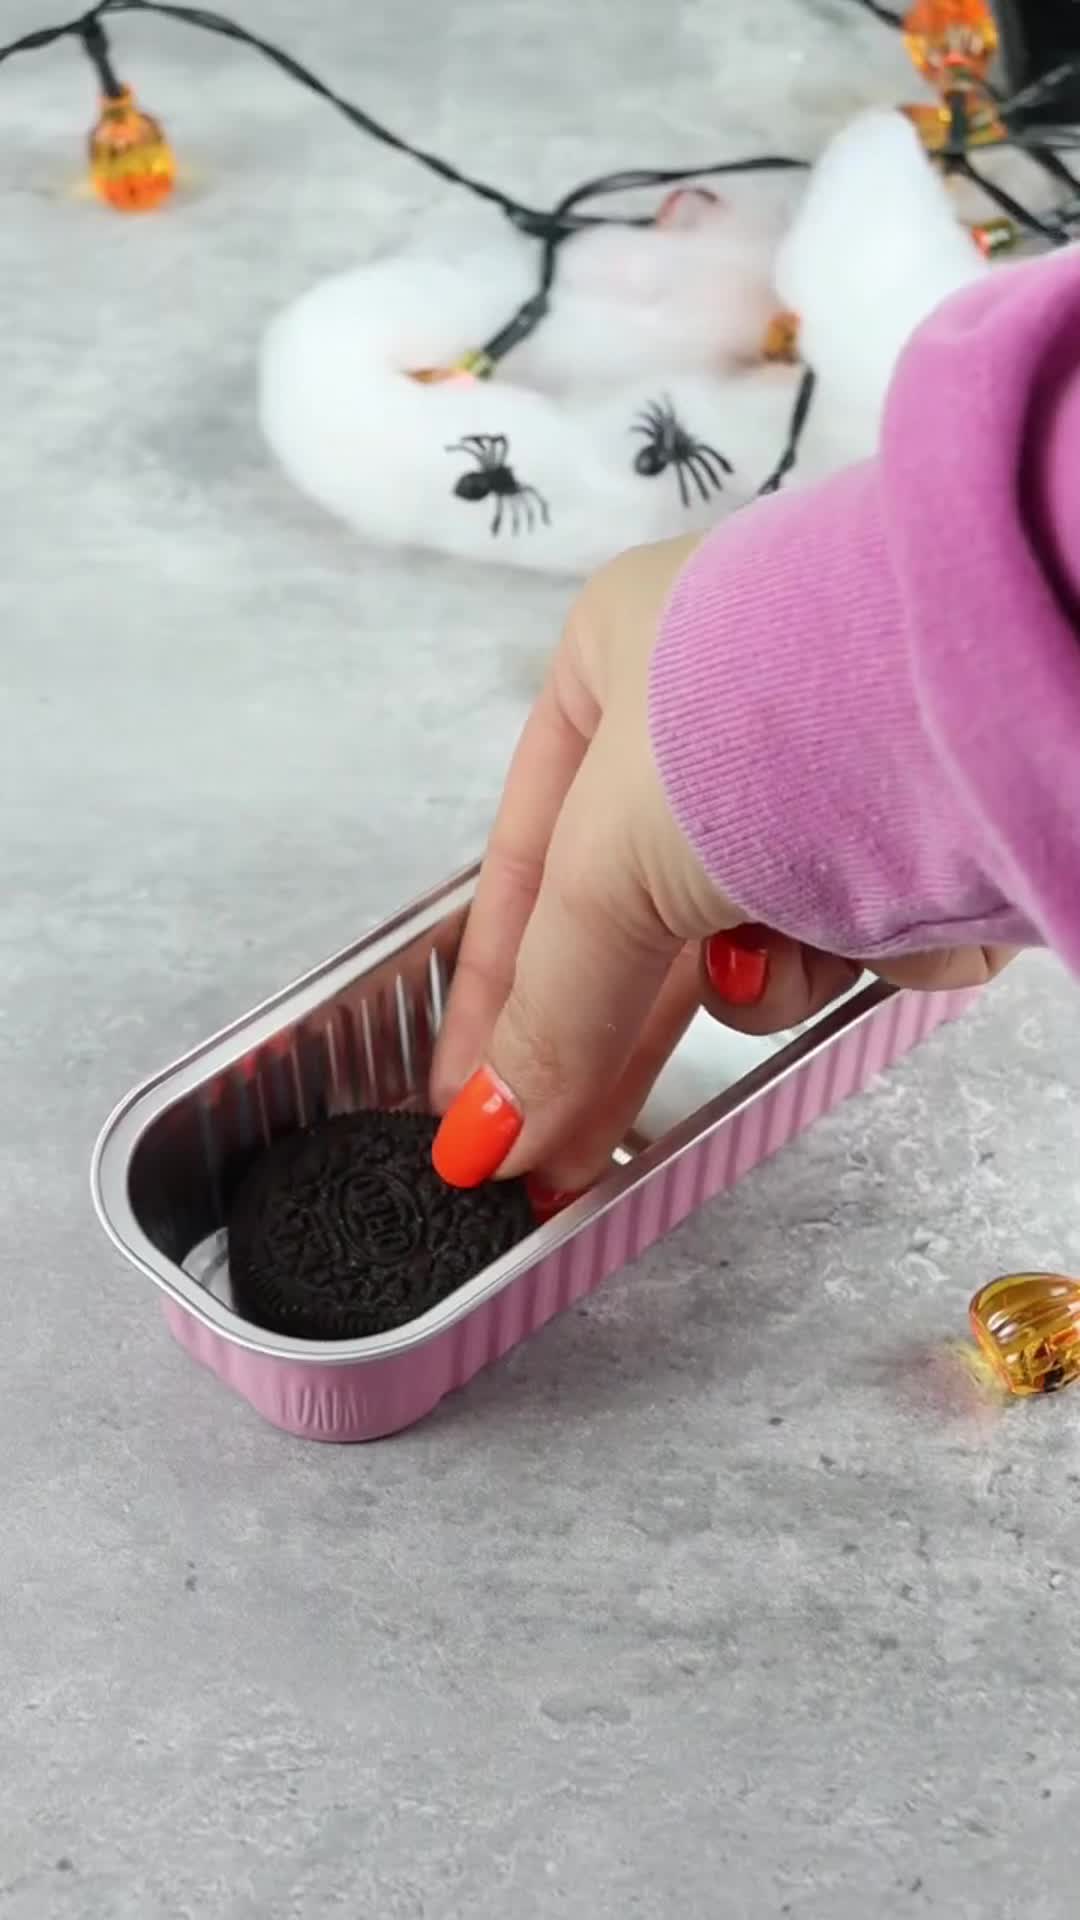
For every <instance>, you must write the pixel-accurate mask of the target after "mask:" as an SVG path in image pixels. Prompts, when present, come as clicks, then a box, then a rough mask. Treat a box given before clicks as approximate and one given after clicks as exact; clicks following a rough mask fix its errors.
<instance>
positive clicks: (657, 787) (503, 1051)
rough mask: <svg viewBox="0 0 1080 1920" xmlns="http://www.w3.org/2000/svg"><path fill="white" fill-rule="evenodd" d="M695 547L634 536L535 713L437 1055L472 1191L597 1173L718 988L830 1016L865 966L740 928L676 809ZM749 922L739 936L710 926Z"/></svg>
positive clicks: (456, 1162) (451, 1149) (575, 631)
mask: <svg viewBox="0 0 1080 1920" xmlns="http://www.w3.org/2000/svg"><path fill="white" fill-rule="evenodd" d="M695 544H696V540H695V539H681V540H673V541H666V542H664V543H662V544H661V545H658V546H653V547H646V548H640V549H637V550H635V551H633V552H631V553H627V554H624V555H623V556H622V557H621V558H620V559H618V560H616V561H614V562H613V563H612V564H611V565H610V566H607V567H605V568H604V569H603V570H602V571H601V572H600V573H598V574H596V575H595V576H594V577H593V579H592V580H590V581H589V583H588V585H587V586H586V587H585V588H584V590H583V591H582V593H581V594H580V596H579V598H578V599H577V601H576V603H575V605H574V607H573V609H572V611H571V614H570V618H569V620H568V622H567V626H566V630H565V632H564V635H563V638H562V642H561V644H560V646H559V649H558V651H557V653H556V655H555V658H554V661H553V662H552V666H551V670H550V673H549V675H548V679H547V683H546V685H545V687H544V689H543V692H542V693H541V695H540V697H539V699H538V701H537V703H536V705H535V707H534V708H533V711H532V713H531V715H530V717H529V720H528V722H527V724H526V727H525V731H524V733H523V735H522V738H521V742H520V744H519V746H518V749H517V752H516V754H515V756H514V760H513V764H512V766H511V769H510V774H509V777H508V780H507V783H506V788H505V791H504V793H503V798H502V802H501V805H500V807H499V811H498V815H497V818H496V822H495V826H494V829H493V832H492V835H491V839H490V842H489V846H488V850H487V856H486V858H485V861H484V866H483V870H482V873H481V877H480V881H479V886H478V890H477V895H476V900H475V904H474V906H473V909H472V912H471V914H470V917H469V922H468V926H467V928H466V932H465V937H464V941H463V944H462V949H461V954H460V957H459V961H458V966H457V970H456V974H455V978H454V984H453V988H452V991H451V995H450V1004H449V1008H448V1012H447V1018H446V1023H445V1026H444V1030H443V1034H442V1037H441V1040H440V1043H439V1047H438V1050H437V1054H436V1060H435V1067H434V1074H433V1083H432V1096H433V1100H434V1104H435V1107H436V1111H438V1112H443V1113H444V1114H445V1116H446V1117H445V1119H444V1121H443V1125H442V1127H441V1129H440V1132H439V1137H438V1140H437V1142H436V1149H435V1161H436V1165H437V1167H438V1169H439V1171H440V1172H441V1173H442V1175H443V1177H444V1178H445V1179H447V1180H449V1181H450V1182H451V1184H453V1185H458V1186H470V1185H476V1184H479V1183H480V1181H482V1180H485V1179H488V1178H490V1177H491V1176H492V1175H493V1174H495V1173H497V1172H498V1173H502V1174H505V1175H511V1174H517V1173H521V1172H524V1171H526V1170H533V1171H534V1172H537V1171H538V1172H540V1173H541V1174H542V1176H543V1179H544V1183H545V1185H546V1186H548V1187H549V1188H551V1189H560V1190H564V1191H574V1190H578V1189H580V1188H582V1187H584V1186H586V1185H588V1184H589V1183H590V1182H591V1181H592V1180H593V1179H594V1178H595V1177H596V1175H597V1174H598V1173H599V1172H600V1171H601V1170H602V1169H603V1167H604V1165H605V1163H606V1162H607V1160H608V1158H609V1155H610V1153H611V1150H612V1148H613V1147H614V1146H615V1145H616V1144H617V1142H618V1141H619V1139H620V1138H621V1137H622V1136H623V1135H624V1134H625V1133H626V1132H627V1130H628V1129H629V1127H630V1125H631V1124H632V1122H633V1120H634V1119H635V1118H636V1116H637V1114H638V1112H639V1111H640V1109H641V1107H642V1105H643V1103H644V1100H645V1097H646V1095H647V1093H648V1091H649V1088H650V1087H651V1085H652V1082H653V1081H654V1079H655V1078H656V1076H657V1074H658V1073H659V1071H660V1069H661V1068H662V1066H663V1065H664V1062H665V1061H666V1059H667V1058H668V1056H669V1054H670V1053H671V1051H672V1049H673V1048H674V1046H675V1045H676V1043H677V1042H678V1040H679V1038H680V1036H681V1034H682V1033H683V1031H684V1030H685V1028H686V1026H687V1025H688V1023H689V1021H690V1020H691V1019H692V1017H693V1015H694V1013H695V1012H696V1011H697V1008H698V1006H699V1005H700V1004H701V1003H702V1001H704V1003H705V1004H706V1005H707V1006H708V1007H709V1008H710V1010H711V1011H713V1012H714V1013H716V1014H717V1015H718V1017H720V1018H721V1019H724V1020H726V1021H727V1022H728V1024H730V1025H732V1026H737V1027H739V1028H740V1029H741V1030H742V1031H744V1032H750V1033H768V1032H773V1031H776V1030H778V1029H781V1028H785V1027H789V1026H794V1025H797V1024H798V1023H799V1022H800V1021H802V1020H806V1019H809V1018H811V1017H812V1016H813V1015H814V1014H816V1013H818V1012H820V1010H821V1009H822V1008H823V1007H825V1006H827V1005H828V1003H829V1002H830V1001H831V1000H833V999H835V998H836V997H837V996H838V995H839V994H841V993H843V992H845V991H846V990H847V989H848V988H849V987H850V986H851V985H852V984H853V983H854V981H855V979H856V978H857V977H858V974H859V972H860V970H861V969H860V967H859V966H858V964H857V963H855V962H854V961H852V960H849V959H846V958H837V957H835V956H833V955H830V954H824V953H818V952H815V951H813V950H812V949H808V948H806V947H800V946H798V945H797V944H796V943H794V942H792V941H790V940H786V939H784V938H783V937H782V936H779V935H775V934H771V933H768V932H766V931H765V930H763V929H748V928H745V927H743V926H742V924H741V923H742V920H743V916H742V915H741V914H740V912H739V908H738V906H737V904H736V903H735V902H733V901H731V900H729V899H728V898H727V897H726V896H725V895H724V894H723V893H722V892H721V891H720V890H719V889H718V888H717V887H716V886H714V885H713V884H712V882H711V881H710V880H709V878H708V876H707V875H706V874H705V872H704V871H703V869H702V867H701V866H700V864H699V862H698V860H697V858H696V856H695V854H694V853H693V852H692V850H691V848H690V846H689V845H688V843H687V842H686V840H685V839H684V837H683V835H682V833H681V831H680V829H679V827H678V826H677V825H676V822H675V820H674V818H673V816H672V814H671V812H670V810H669V808H668V805H667V801H666V799H665V797H664V793H663V789H662V787H661V784H660V780H659V776H658V774H657V771H656V768H655V765H654V762H653V755H652V750H651V746H650V739H649V721H648V692H649V669H650V662H651V658H652V652H653V647H654V645H655V641H656V637H657V632H658V628H659V624H660V620H661V617H662V614H663V611H664V607H665V605H666V602H667V599H668V596H669V594H670V591H671V589H672V586H673V585H674V582H675V580H676V577H677V576H678V574H679V572H680V571H681V569H682V567H683V565H684V564H685V562H686V560H687V559H688V558H689V556H690V553H691V552H692V550H693V547H694V546H695ZM734 644H737V641H736V642H734ZM732 929H738V933H737V935H736V939H735V941H734V942H732V941H731V940H728V939H724V938H719V939H712V938H711V936H714V935H723V934H724V933H725V932H727V933H730V932H731V930H732ZM703 943H704V944H703ZM1006 957H1007V956H1006V955H1005V954H1004V953H1003V952H1002V951H1001V950H984V949H982V948H974V949H954V950H952V951H951V952H949V953H938V954H933V955H927V956H915V957H913V958H909V959H906V960H902V961H897V962H896V964H895V966H890V967H888V968H884V967H882V968H879V969H878V971H879V972H881V973H882V975H883V977H885V978H887V979H890V980H893V981H895V982H896V983H897V984H903V985H906V986H923V987H943V986H949V987H957V986H967V985H972V984H976V983H978V982H981V981H982V980H985V979H987V978H989V977H990V975H991V973H993V972H995V971H997V969H998V968H999V966H1000V965H1002V964H1004V959H1005V958H1006Z"/></svg>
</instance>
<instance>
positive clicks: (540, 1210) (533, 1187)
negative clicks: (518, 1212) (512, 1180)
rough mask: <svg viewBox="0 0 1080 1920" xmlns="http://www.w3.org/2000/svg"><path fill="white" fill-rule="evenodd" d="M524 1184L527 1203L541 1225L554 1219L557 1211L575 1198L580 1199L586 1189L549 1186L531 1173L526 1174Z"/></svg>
mask: <svg viewBox="0 0 1080 1920" xmlns="http://www.w3.org/2000/svg"><path fill="white" fill-rule="evenodd" d="M525 1186H526V1190H527V1192H528V1195H529V1205H530V1206H531V1207H532V1210H533V1213H534V1214H535V1215H536V1221H537V1225H538V1226H541V1227H542V1226H544V1225H545V1223H546V1222H547V1221H548V1220H554V1218H555V1215H556V1214H557V1213H562V1212H563V1210H564V1208H566V1207H569V1206H571V1205H572V1203H573V1202H574V1201H575V1200H580V1199H581V1196H582V1194H583V1193H584V1192H585V1191H586V1189H585V1188H584V1187H577V1188H563V1187H549V1186H547V1185H546V1183H545V1182H544V1181H543V1180H538V1179H537V1178H536V1175H535V1174H533V1173H530V1174H528V1175H527V1176H526V1179H525Z"/></svg>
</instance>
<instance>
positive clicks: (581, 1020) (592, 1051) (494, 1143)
mask: <svg viewBox="0 0 1080 1920" xmlns="http://www.w3.org/2000/svg"><path fill="white" fill-rule="evenodd" d="M603 736H604V729H603V728H601V730H600V732H599V733H598V734H597V736H596V738H595V740H594V742H593V744H592V746H591V747H590V749H589V751H588V753H587V754H586V756H585V759H584V760H583V762H582V764H581V767H580V768H579V770H578V773H577V775H576V777H575V779H574V782H573V784H572V786H571V788H570V790H569V792H568V794H567V797H566V800H565V802H564V804H563V809H562V812H561V814H560V816H559V820H558V823H557V826H556V829H555V832H554V834H553V835H552V839H551V842H550V845H549V848H548V854H547V858H546V861H545V864H544V874H543V879H542V882H541V885H540V889H539V892H538V894H537V897H536V902H535V905H534V907H533V910H532V913H531V915H530V918H529V921H528V924H527V926H526V928H525V932H524V934H523V936H522V940H521V944H520V946H519V948H518V953H517V960H516V965H515V971H514V979H513V985H512V987H511V991H510V994H509V997H508V999H507V1001H506V1003H505V1005H504V1007H503V1009H502V1012H501V1014H500V1015H499V1018H498V1020H497V1021H496V1023H495V1027H494V1030H493V1032H492V1036H491V1040H490V1042H489V1046H488V1051H487V1058H486V1061H485V1063H484V1064H483V1065H482V1066H481V1067H480V1068H479V1069H478V1071H477V1072H476V1073H474V1074H473V1076H472V1078H471V1079H470V1080H469V1081H467V1082H466V1084H465V1086H464V1087H463V1088H462V1090H461V1092H460V1093H459V1094H458V1096H457V1098H456V1100H455V1101H454V1102H453V1104H452V1105H451V1107H450V1108H449V1109H448V1111H447V1113H446V1115H445V1117H444V1119H443V1122H442V1125H441V1127H440V1129H439V1133H438V1135H437V1138H436V1141H435V1147H434V1154H433V1157H434V1162H435V1167H436V1170H437V1171H438V1173H440V1174H441V1175H442V1178H443V1179H444V1180H446V1181H447V1182H448V1184H449V1185H451V1186H455V1187H473V1186H479V1185H480V1184H481V1183H482V1182H483V1181H484V1180H488V1179H491V1178H492V1177H493V1175H495V1174H496V1173H500V1174H503V1175H506V1176H507V1177H509V1176H510V1175H513V1174H518V1173H522V1172H524V1171H525V1170H526V1169H528V1168H532V1167H536V1166H538V1165H540V1164H546V1163H548V1162H549V1161H550V1160H551V1159H552V1157H553V1155H554V1154H555V1152H556V1150H557V1148H558V1147H559V1146H560V1145H562V1144H563V1143H565V1142H567V1141H569V1140H572V1139H573V1136H574V1132H575V1129H580V1128H581V1127H582V1126H584V1125H586V1124H587V1122H588V1119H589V1116H590V1113H591V1115H592V1116H593V1118H594V1119H595V1111H596V1103H597V1094H598V1092H601V1093H602V1091H603V1089H605V1088H613V1087H614V1086H615V1084H616V1082H617V1080H618V1079H619V1076H620V1075H621V1074H622V1072H623V1071H624V1069H625V1067H626V1065H627V1062H628V1061H629V1059H630V1057H631V1055H632V1053H633V1051H634V1047H635V1044H636V1042H637V1039H638V1036H639V1034H640V1032H641V1029H642V1027H643V1026H644V1024H645V1021H646V1019H647V1017H648V1015H649V1012H650V1010H651V1008H652V1006H653V1003H654V1001H655V1000H656V997H657V994H658V993H659V991H660V988H661V986H662V985H663V983H664V981H665V979H666V977H667V975H668V973H669V971H670V969H671V967H672V965H673V963H674V961H675V960H676V958H677V956H678V955H679V953H680V951H681V950H682V947H683V944H684V943H683V940H682V939H680V938H679V937H677V936H676V934H674V933H673V932H672V931H671V930H670V929H669V928H668V927H667V926H666V925H665V923H664V922H663V920H662V919H661V917H660V915H659V914H658V913H657V911H656V909H655V908H654V907H653V905H652V902H651V898H650V895H649V891H648V889H647V887H646V886H645V885H644V884H643V883H642V882H640V881H639V879H638V878H637V874H638V871H639V867H638V863H637V861H636V859H635V856H634V853H633V844H634V832H633V826H632V823H631V822H630V821H628V818H627V811H626V810H625V809H624V808H622V807H618V808H616V807H614V806H613V803H612V797H611V796H612V791H613V783H612V776H611V772H610V770H609V768H608V767H607V764H606V762H607V758H608V754H607V751H606V742H605V740H604V737H603ZM614 790H617V787H616V788H615V789H614ZM683 857H684V858H685V854H684V856H683Z"/></svg>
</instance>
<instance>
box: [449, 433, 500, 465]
mask: <svg viewBox="0 0 1080 1920" xmlns="http://www.w3.org/2000/svg"><path fill="white" fill-rule="evenodd" d="M486 445H487V436H486V435H485V434H482V433H467V434H466V435H465V438H464V440H458V441H456V442H455V444H454V445H453V446H452V447H447V449H446V451H447V453H463V454H464V455H465V457H466V459H467V460H475V461H476V464H477V466H478V467H487V466H490V465H491V461H490V460H489V457H488V455H487V453H486V452H485V447H486Z"/></svg>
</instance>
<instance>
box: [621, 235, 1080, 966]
mask: <svg viewBox="0 0 1080 1920" xmlns="http://www.w3.org/2000/svg"><path fill="white" fill-rule="evenodd" d="M651 703H652V712H651V721H652V735H653V745H654V751H655V754H656V758H657V762H658V765H659V768H660V772H661V776H662V779H663V782H664V785H665V789H666V791H667V794H668V797H669V799H670V802H671V804H672V807H673V808H674V811H675V813H676V816H677V818H678V820H679V822H680V824H681V826H682V828H683V830H684V832H685V833H686V835H687V836H688V838H689V840H690V841H691V843H692V845H693V846H694V848H695V850H696V852H697V853H698V855H699V857H700V858H701V860H702V861H703V863H704V865H705V866H706V868H707V870H708V872H709V873H710V875H711V876H712V877H713V879H714V880H715V881H716V882H717V884H718V885H720V886H721V887H723V889H724V890H725V892H726V893H727V894H728V895H729V896H730V897H731V898H732V899H733V900H734V901H735V902H736V903H737V905H738V906H739V908H740V910H741V911H742V912H743V913H745V915H746V916H747V918H749V919H753V920H760V921H762V922H764V923H766V924H767V925H771V926H773V927H775V928H777V929H778V930H780V931H782V932H785V933H788V934H791V935H793V936H795V937H796V938H798V939H801V940H804V941H807V942H810V943H812V944H813V945H815V946H819V947H824V948H828V949H829V950H831V951H832V952H835V953H843V954H847V955H850V956H852V957H858V958H865V959H872V958H873V957H875V956H881V955H886V954H890V953H900V952H904V951H913V950H916V949H920V948H923V949H929V948H932V947H938V946H951V945H954V944H960V943H968V942H991V941H993V942H1004V943H1009V944H1012V943H1015V944H1019V945H1048V946H1052V947H1054V948H1056V949H1057V951H1058V952H1059V953H1060V954H1061V955H1062V956H1063V958H1064V959H1065V960H1066V961H1067V963H1068V964H1069V965H1070V967H1072V968H1073V969H1074V970H1075V971H1077V972H1080V250H1077V249H1070V250H1069V251H1067V252H1065V253H1062V254H1059V255H1054V256H1053V257H1051V258H1049V259H1047V260H1041V261H1038V262H1035V263H1033V264H1028V265H1024V266H1020V267H1014V268H1008V269H1003V270H1001V271H999V272H997V273H995V274H994V275H992V276H990V278H989V279H988V280H984V281H982V282H980V283H979V285H978V286H976V287H972V288H970V289H968V290H966V291H965V292H964V293H962V294H960V295H958V296H955V297H954V298H953V299H951V300H949V301H948V302H946V304H945V305H944V306H943V307H942V308H940V309H939V310H938V312H937V313H936V314H935V315H934V316H933V317H932V318H931V319H930V320H929V321H928V322H927V323H926V324H925V325H924V326H923V327H922V329H921V330H920V332H919V333H918V335H917V336H916V338H915V339H914V341H913V342H912V343H911V345H910V346H909V348H908V349H907V351H906V353H905V355H904V357H903V359H902V361H901V363H900V366H899V368H898V370H897V373H896V375H895V378H894V381H893V386H892V391H891V394H890V398H889V403H888V407H887V409H886V419H885V425H884V429H883V434H882V445H881V451H880V454H879V456H878V457H877V459H876V460H874V461H873V462H871V463H869V464H867V465H864V466H859V467H856V468H852V469H850V470H849V471H847V472H844V473H841V474H839V475H837V476H836V477H835V478H833V479H831V480H829V481H827V482H826V483H825V484H824V485H821V486H818V487H816V488H812V489H808V490H807V491H806V492H803V493H798V492H794V493H790V494H787V495H785V494H781V495H778V496H777V497H775V498H773V499H770V500H766V501H762V502H760V503H759V504H757V505H755V506H754V507H752V508H749V509H747V510H746V511H745V512H743V513H740V514H737V515H735V516H734V517H733V518H732V519H731V520H729V521H727V522H725V524H724V525H723V526H721V527H720V528H718V529H717V530H716V532H715V533H713V534H711V535H710V536H709V537H708V538H707V539H706V540H705V542H704V543H703V545H702V546H701V547H700V548H699V549H698V550H697V552H696V554H695V555H694V558H693V559H692V561H691V562H690V565H689V567H688V568H687V569H686V570H685V572H684V573H683V575H682V577H681V579H680V580H679V582H678V584H677V586H676V588H675V592H674V594H673V596H672V599H671V601H670V604H669V607H668V610H667V614H666V617H665V620H664V623H663V627H662V630H661V635H660V640H659V644H658V647H657V650H656V654H655V657H654V662H653V677H652V690H651Z"/></svg>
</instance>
